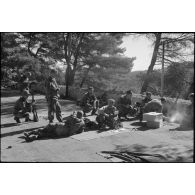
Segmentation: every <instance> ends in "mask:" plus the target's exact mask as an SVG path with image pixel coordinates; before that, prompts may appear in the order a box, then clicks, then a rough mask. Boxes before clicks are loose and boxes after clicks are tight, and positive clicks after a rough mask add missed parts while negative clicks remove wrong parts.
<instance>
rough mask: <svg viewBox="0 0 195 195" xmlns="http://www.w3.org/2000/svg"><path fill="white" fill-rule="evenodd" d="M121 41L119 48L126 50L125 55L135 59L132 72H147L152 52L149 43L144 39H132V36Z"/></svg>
mask: <svg viewBox="0 0 195 195" xmlns="http://www.w3.org/2000/svg"><path fill="white" fill-rule="evenodd" d="M123 41H124V42H123V44H122V45H121V46H122V47H125V48H126V52H125V55H126V56H128V57H136V60H135V61H134V66H133V69H132V71H137V70H147V69H148V66H149V65H150V61H151V57H152V52H153V47H152V43H151V41H149V40H148V39H147V38H145V37H139V38H133V36H128V37H125V38H124V39H123Z"/></svg>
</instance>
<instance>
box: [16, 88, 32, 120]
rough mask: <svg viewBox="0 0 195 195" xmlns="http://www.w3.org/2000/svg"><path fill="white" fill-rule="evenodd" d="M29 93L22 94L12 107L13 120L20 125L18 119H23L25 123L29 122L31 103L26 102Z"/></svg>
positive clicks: (25, 91)
mask: <svg viewBox="0 0 195 195" xmlns="http://www.w3.org/2000/svg"><path fill="white" fill-rule="evenodd" d="M29 95H30V93H29V91H28V90H24V91H23V92H22V95H21V97H20V98H19V99H18V100H17V101H16V103H15V106H14V113H13V114H14V120H15V121H16V122H17V123H21V121H20V118H25V122H28V121H30V112H32V103H30V102H28V97H29Z"/></svg>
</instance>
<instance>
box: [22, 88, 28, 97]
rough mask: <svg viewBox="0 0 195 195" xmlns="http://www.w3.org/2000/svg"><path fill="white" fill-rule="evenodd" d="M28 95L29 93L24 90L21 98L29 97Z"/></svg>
mask: <svg viewBox="0 0 195 195" xmlns="http://www.w3.org/2000/svg"><path fill="white" fill-rule="evenodd" d="M29 95H30V93H29V91H28V90H24V91H23V92H22V97H26V96H29Z"/></svg>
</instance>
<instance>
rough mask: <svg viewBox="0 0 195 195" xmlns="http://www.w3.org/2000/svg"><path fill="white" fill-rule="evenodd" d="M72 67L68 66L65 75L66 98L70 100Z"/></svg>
mask: <svg viewBox="0 0 195 195" xmlns="http://www.w3.org/2000/svg"><path fill="white" fill-rule="evenodd" d="M69 70H70V67H69V66H67V69H66V74H65V81H66V94H65V97H66V98H68V97H69V74H70V71H69Z"/></svg>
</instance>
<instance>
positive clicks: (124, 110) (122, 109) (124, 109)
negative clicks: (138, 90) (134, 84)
mask: <svg viewBox="0 0 195 195" xmlns="http://www.w3.org/2000/svg"><path fill="white" fill-rule="evenodd" d="M131 99H132V91H131V90H129V91H126V94H125V95H122V96H121V97H120V98H119V100H118V109H119V119H120V118H121V117H125V119H128V117H127V115H128V114H130V115H132V113H133V107H132V106H131Z"/></svg>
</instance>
